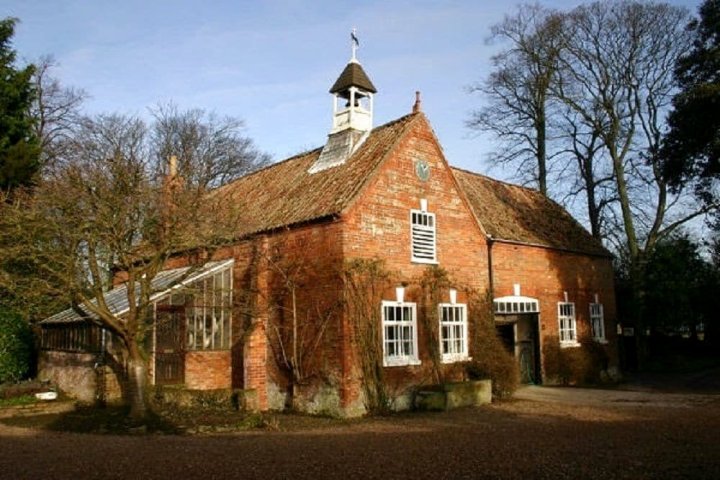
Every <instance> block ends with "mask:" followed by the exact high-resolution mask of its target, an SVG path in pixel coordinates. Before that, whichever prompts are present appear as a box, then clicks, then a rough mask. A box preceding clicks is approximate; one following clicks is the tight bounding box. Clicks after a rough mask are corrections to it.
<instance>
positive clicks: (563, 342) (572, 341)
mask: <svg viewBox="0 0 720 480" xmlns="http://www.w3.org/2000/svg"><path fill="white" fill-rule="evenodd" d="M557 305H558V309H557V313H558V339H559V340H560V346H561V347H577V346H580V343H579V342H578V340H577V316H576V313H575V302H568V301H564V302H558V304H557ZM563 307H566V308H567V307H569V308H570V309H571V313H569V314H568V313H563ZM564 321H565V322H569V325H568V326H567V327H565V328H563V322H564ZM565 332H571V333H572V338H564V337H566V335H567V334H566V333H565Z"/></svg>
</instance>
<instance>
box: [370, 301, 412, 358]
mask: <svg viewBox="0 0 720 480" xmlns="http://www.w3.org/2000/svg"><path fill="white" fill-rule="evenodd" d="M389 308H400V309H402V308H409V312H410V316H411V317H412V318H411V319H410V321H409V322H407V321H406V320H388V319H387V316H386V309H389ZM380 318H381V322H382V352H383V367H400V366H407V365H420V363H421V362H420V357H419V354H418V330H417V305H416V304H415V303H414V302H397V301H388V300H383V301H382V303H381V306H380ZM406 323H409V325H405V324H406ZM403 326H408V327H410V333H411V338H410V340H409V342H410V347H411V348H412V352H410V353H409V354H403V355H389V354H388V350H389V348H388V344H389V343H390V342H395V343H396V344H398V345H399V344H400V343H404V342H405V341H406V340H405V339H404V338H401V337H402V329H401V328H402V327H403ZM388 328H393V329H396V331H397V332H398V333H399V334H397V333H396V338H395V339H388V338H387V334H386V332H387V329H388Z"/></svg>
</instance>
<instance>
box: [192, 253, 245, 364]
mask: <svg viewBox="0 0 720 480" xmlns="http://www.w3.org/2000/svg"><path fill="white" fill-rule="evenodd" d="M186 288H187V289H188V291H187V292H186V296H187V297H190V298H191V299H192V300H191V301H190V302H188V303H186V304H185V318H186V327H185V328H186V333H185V335H186V339H185V342H186V346H185V348H186V350H187V351H194V352H207V351H217V350H230V348H231V347H232V323H233V322H232V317H233V311H232V310H233V308H232V307H233V270H232V267H230V268H227V269H223V270H220V271H217V272H215V273H213V274H211V275H209V276H207V277H204V278H201V279H198V280H197V281H196V282H193V283H192V284H190V285H189V286H188V287H186Z"/></svg>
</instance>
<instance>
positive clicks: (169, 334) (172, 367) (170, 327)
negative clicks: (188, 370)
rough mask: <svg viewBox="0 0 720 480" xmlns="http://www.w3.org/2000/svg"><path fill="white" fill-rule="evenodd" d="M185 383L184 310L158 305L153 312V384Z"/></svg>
mask: <svg viewBox="0 0 720 480" xmlns="http://www.w3.org/2000/svg"><path fill="white" fill-rule="evenodd" d="M180 383H185V308H184V307H183V306H178V305H158V306H157V309H156V312H155V384H156V385H173V384H180Z"/></svg>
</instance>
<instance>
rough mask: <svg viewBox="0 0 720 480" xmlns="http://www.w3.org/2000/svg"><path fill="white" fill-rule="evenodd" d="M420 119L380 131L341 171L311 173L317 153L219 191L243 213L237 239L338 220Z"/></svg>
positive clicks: (412, 116) (398, 122) (399, 121)
mask: <svg viewBox="0 0 720 480" xmlns="http://www.w3.org/2000/svg"><path fill="white" fill-rule="evenodd" d="M418 117H419V115H418V114H410V115H406V116H404V117H401V118H399V119H397V120H395V121H393V122H390V123H387V124H385V125H383V126H380V127H377V128H375V129H374V130H373V131H372V132H371V133H370V135H369V136H368V138H367V140H365V142H364V143H363V144H362V146H360V148H358V150H357V151H356V152H355V153H354V154H353V155H352V156H350V158H348V159H347V161H345V163H343V164H341V165H338V166H335V167H332V168H328V169H325V170H322V171H319V172H316V173H312V174H311V173H308V169H309V168H310V166H311V165H313V163H314V162H315V160H317V158H318V156H319V155H320V151H321V149H316V150H312V151H310V152H307V153H304V154H301V155H298V156H296V157H292V158H289V159H288V160H285V161H283V162H280V163H276V164H274V165H271V166H269V167H267V168H265V169H262V170H259V171H257V172H255V173H252V174H250V175H247V176H245V177H242V178H239V179H237V180H235V181H234V182H232V183H229V184H228V185H225V186H224V187H221V188H219V189H218V190H217V191H216V194H219V195H223V196H227V201H228V202H232V204H233V205H236V206H240V208H241V212H240V215H241V225H240V228H239V230H238V232H237V234H238V237H244V236H247V235H250V234H253V233H258V232H263V231H269V230H273V229H276V228H281V227H287V226H290V225H296V224H299V223H304V222H309V221H312V220H317V219H320V218H326V217H330V216H333V215H337V214H339V213H340V212H341V211H342V210H343V209H344V208H345V207H346V206H347V205H349V204H350V202H351V201H352V199H353V198H354V197H355V195H356V194H357V192H358V191H359V190H360V188H361V187H362V185H363V184H364V183H365V182H366V180H367V179H368V178H369V176H370V175H371V173H372V172H373V171H374V170H375V168H376V167H377V166H378V165H379V164H380V163H381V162H382V160H383V159H384V158H385V155H386V154H387V153H388V152H389V151H390V149H391V148H392V147H393V145H394V144H395V141H396V140H397V139H398V138H400V137H401V136H402V134H403V132H404V131H405V130H406V129H407V128H408V126H409V125H410V124H411V123H412V122H413V120H414V119H415V118H418Z"/></svg>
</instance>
